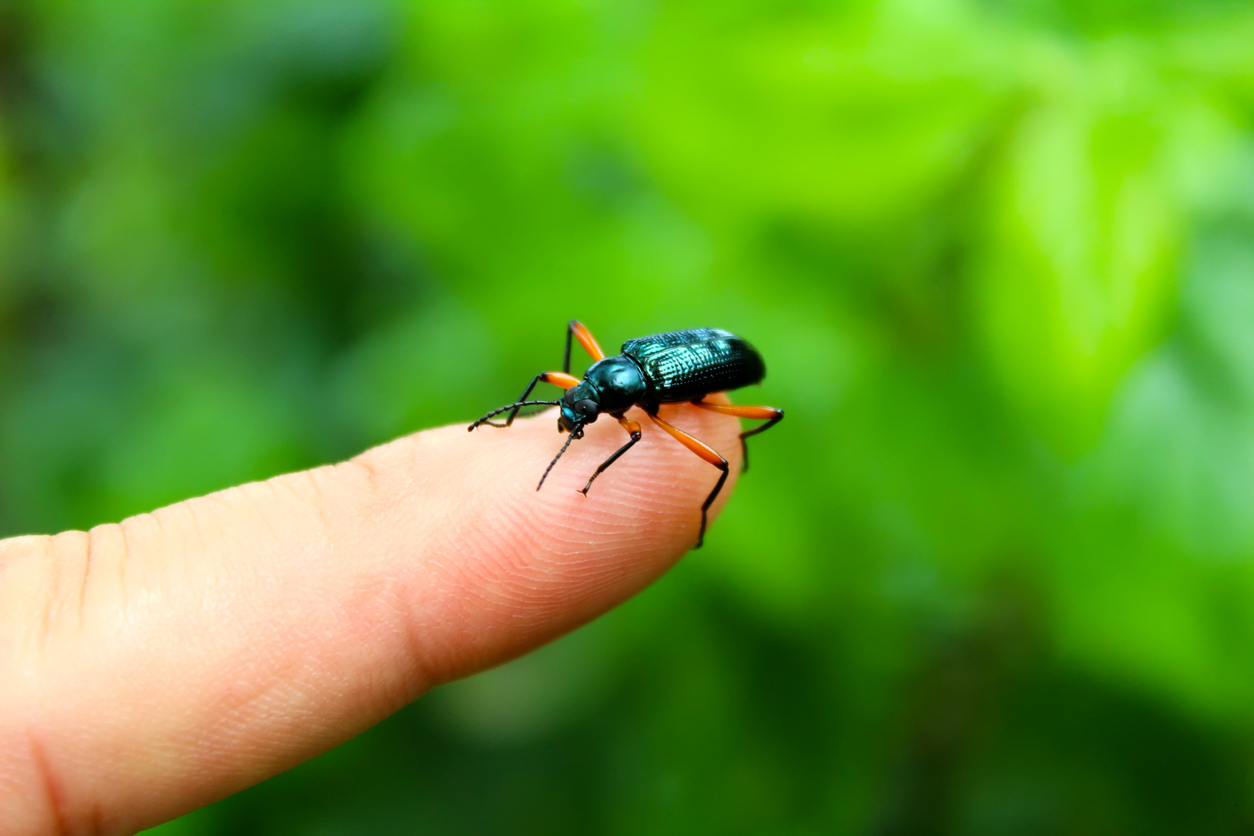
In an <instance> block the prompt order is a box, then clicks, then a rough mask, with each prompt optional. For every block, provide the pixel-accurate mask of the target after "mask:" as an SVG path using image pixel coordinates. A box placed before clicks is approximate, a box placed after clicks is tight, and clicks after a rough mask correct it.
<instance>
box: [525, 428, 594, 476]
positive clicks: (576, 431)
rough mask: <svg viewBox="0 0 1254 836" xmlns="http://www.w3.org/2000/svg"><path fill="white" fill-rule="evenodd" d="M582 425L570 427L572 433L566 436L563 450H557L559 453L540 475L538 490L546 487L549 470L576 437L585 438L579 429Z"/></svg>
mask: <svg viewBox="0 0 1254 836" xmlns="http://www.w3.org/2000/svg"><path fill="white" fill-rule="evenodd" d="M582 426H583V424H575V426H573V427H571V428H570V435H568V436H566V443H565V444H563V445H562V449H561V450H558V451H557V455H556V456H554V457H553V461H551V462H549V466H548V467H546V468H545V469H544V475H543V476H541V477H540V484H538V485H536V490H540V489H541V488H543V487H544V480H545V479H547V478H549V471H550V470H552V469H553V465H555V464H557V460H558V459H560V458H561V457H562V454H563V453H565V452H566V448H567V447H569V446H570V443H571V442H572V441H574V440H575V439H576V438H583V433H581V432H580V431H579V430H580V428H581V427H582Z"/></svg>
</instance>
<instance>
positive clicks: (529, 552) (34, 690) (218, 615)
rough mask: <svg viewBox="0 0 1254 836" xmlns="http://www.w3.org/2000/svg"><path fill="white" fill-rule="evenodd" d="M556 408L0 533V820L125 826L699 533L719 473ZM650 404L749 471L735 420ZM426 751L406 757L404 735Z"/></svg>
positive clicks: (398, 693) (443, 676) (578, 615)
mask: <svg viewBox="0 0 1254 836" xmlns="http://www.w3.org/2000/svg"><path fill="white" fill-rule="evenodd" d="M555 414H556V413H555V411H550V412H546V413H543V414H541V415H539V416H537V417H535V418H530V419H526V420H522V421H519V422H516V423H515V424H514V426H513V427H511V428H510V429H508V430H496V429H492V428H486V429H480V430H478V431H476V432H474V433H467V432H466V428H465V425H458V426H452V427H443V428H440V429H434V430H428V431H426V432H421V433H417V434H415V435H412V436H408V437H406V438H402V439H399V440H397V441H394V442H392V443H390V444H386V445H384V446H382V447H377V448H375V449H373V450H369V451H367V452H365V453H363V454H361V455H360V456H357V457H356V458H354V459H352V460H350V461H348V462H344V463H342V464H338V465H333V466H327V467H321V468H317V469H314V470H310V471H305V472H302V473H293V474H288V475H285V476H279V477H277V478H274V479H270V480H268V481H265V482H259V483H252V484H248V485H243V486H240V487H237V488H231V489H228V490H225V491H221V492H219V493H215V494H211V495H209V496H205V497H200V498H198V499H192V500H188V501H186V502H181V503H178V504H176V505H171V506H169V507H166V508H162V509H159V510H157V511H154V512H153V513H150V514H143V515H140V516H137V517H132V518H130V519H127V520H124V521H123V522H122V523H120V524H113V525H102V526H98V527H96V528H93V529H92V530H91V531H89V532H81V531H71V532H65V533H63V534H58V535H55V536H35V537H17V538H13V539H10V540H4V541H0V683H3V686H2V687H0V822H3V823H4V832H5V833H6V834H11V836H24V834H56V833H104V834H114V833H132V832H134V831H136V830H140V829H143V828H145V827H150V826H153V825H155V824H158V823H160V822H163V821H166V820H168V819H171V818H174V817H176V816H178V815H180V814H182V813H185V812H188V811H190V810H193V809H195V808H197V807H200V806H202V805H204V804H208V803H209V802H212V801H214V800H216V799H219V798H222V797H224V796H226V795H229V794H231V793H233V792H236V791H238V790H241V789H243V788H245V787H248V786H250V785H252V784H255V783H257V782H259V781H262V780H264V779H266V778H268V777H270V776H272V775H275V774H276V773H278V772H281V771H283V770H285V769H288V768H290V767H292V766H295V765H296V764H299V763H301V762H302V761H305V760H307V759H309V758H311V757H313V756H315V755H317V754H319V753H321V752H324V751H326V750H327V749H330V748H332V747H334V746H335V745H337V744H339V743H341V742H343V741H345V740H347V739H349V738H351V737H353V736H354V735H356V734H358V733H359V732H361V731H363V730H364V729H366V728H368V727H369V726H371V725H373V724H374V723H377V722H379V721H380V720H382V719H383V718H385V717H387V716H388V715H389V714H391V713H393V712H395V711H396V710H398V709H399V708H401V707H402V706H404V705H406V704H407V703H409V702H411V701H412V700H414V699H416V698H417V697H419V696H420V695H422V694H423V693H424V692H426V691H428V690H430V689H431V688H433V687H435V686H436V685H439V684H441V683H444V682H448V681H450V680H454V679H457V678H459V677H464V676H468V675H470V674H473V673H475V672H477V671H481V670H483V669H485V668H488V667H491V666H493V665H497V664H500V663H501V662H504V661H506V660H508V659H511V658H513V657H516V656H519V655H521V654H523V653H526V652H527V651H529V650H533V649H535V648H536V647H539V646H540V645H542V644H544V643H546V642H548V641H551V640H552V639H554V638H556V637H558V636H560V635H562V634H564V633H566V632H568V631H570V630H572V629H574V628H575V627H578V626H579V625H581V624H583V623H585V622H587V621H589V620H591V619H593V618H595V617H596V616H597V615H599V614H601V613H603V612H605V611H606V610H608V609H609V608H611V607H613V606H614V605H616V604H618V603H620V602H621V601H623V600H625V599H626V598H628V597H630V596H631V595H633V594H635V593H636V592H638V591H640V590H641V589H643V588H644V587H645V586H647V585H648V584H649V583H651V582H652V581H653V580H655V579H656V578H657V577H658V576H660V575H661V574H662V573H663V572H665V571H666V570H667V569H668V568H669V567H670V566H672V565H673V564H674V563H675V562H676V561H677V560H678V559H679V557H680V556H681V555H682V554H683V553H684V552H685V551H686V550H687V549H688V548H690V547H691V546H692V544H693V543H694V542H695V540H696V535H697V527H698V523H699V519H700V512H699V509H700V505H701V502H702V501H703V500H704V499H705V496H706V494H707V493H708V492H709V490H710V488H711V487H712V486H713V484H714V482H715V480H716V478H717V475H718V474H717V471H716V470H715V469H714V468H712V467H711V466H710V465H708V464H706V463H705V462H703V461H701V460H700V459H698V458H697V457H696V456H694V455H692V454H691V453H689V452H688V451H686V450H685V449H683V448H682V447H681V446H680V445H679V444H678V443H677V442H675V441H674V440H673V439H671V438H670V437H668V436H666V435H665V434H664V433H663V432H661V431H660V430H658V429H657V428H656V427H653V426H651V425H650V423H649V422H648V420H647V418H646V417H645V416H644V415H643V414H642V413H640V412H639V410H633V411H632V412H631V413H629V417H631V418H633V419H635V420H637V421H640V422H641V423H642V424H644V425H645V434H644V438H643V440H642V441H641V442H640V443H639V444H637V445H636V446H635V447H634V448H633V449H632V450H631V452H630V453H629V454H628V455H627V456H625V457H624V458H623V459H621V460H620V461H619V462H618V463H616V464H615V466H614V467H613V468H611V469H610V470H609V471H607V472H606V473H605V475H604V476H602V478H601V479H599V480H598V481H597V483H596V486H595V487H594V488H593V489H592V491H591V492H590V494H589V495H588V496H587V497H586V498H585V497H584V496H582V495H581V494H580V493H578V489H579V488H580V487H582V486H583V484H584V482H585V481H586V480H587V477H588V475H589V474H590V473H591V472H592V471H593V470H594V469H595V467H596V466H597V464H599V463H600V462H601V461H602V460H603V459H604V458H605V457H607V456H608V455H609V454H610V453H612V452H613V451H614V450H615V449H617V447H618V446H620V445H621V444H622V443H623V442H624V440H625V438H626V436H625V434H624V433H623V431H622V429H621V428H620V427H619V426H618V425H617V423H615V422H614V421H613V420H611V419H608V418H607V419H605V420H602V421H599V422H598V423H596V424H593V425H591V426H589V427H588V428H587V430H586V437H585V438H584V439H582V440H581V441H577V442H575V443H574V444H573V445H571V448H570V450H569V451H568V452H567V454H566V456H565V458H563V460H562V462H561V464H560V465H559V466H558V468H557V469H555V470H554V472H553V474H552V475H551V476H550V477H549V482H548V483H547V484H546V485H545V488H544V490H543V491H542V492H539V493H537V492H536V491H535V489H534V488H535V484H536V481H537V480H538V478H539V475H540V473H541V472H542V471H543V469H544V467H545V465H547V464H548V462H549V460H550V459H551V458H552V457H553V454H554V452H555V451H556V449H557V447H559V446H560V443H561V441H562V440H563V439H562V436H559V435H558V434H557V432H556V431H555V424H556V421H555ZM661 414H662V416H663V417H664V418H666V419H667V420H670V421H671V422H672V423H675V424H676V425H678V426H680V427H682V428H683V429H685V430H687V431H689V432H692V433H693V434H694V435H696V436H698V437H699V438H701V439H703V440H705V441H707V442H708V443H710V444H711V445H712V446H713V447H714V448H715V449H717V450H720V451H722V452H723V453H724V455H726V456H727V458H728V460H729V461H730V462H731V464H732V476H731V477H730V478H729V479H728V484H727V486H726V487H725V488H724V491H723V494H722V496H721V497H720V501H719V502H718V503H716V504H715V506H714V507H713V508H712V509H711V518H713V515H714V514H715V513H717V511H718V509H719V508H720V507H721V505H722V501H723V500H724V499H725V498H726V497H727V496H728V495H729V494H730V492H731V488H732V486H733V484H734V482H735V474H736V473H737V472H738V469H739V455H740V449H739V444H738V443H737V441H736V433H737V432H738V431H739V429H740V428H739V424H738V421H736V419H734V418H729V417H727V416H721V415H716V414H713V413H710V412H704V411H701V410H696V409H691V408H675V407H671V408H664V409H663V410H662V413H661ZM416 756H419V757H420V756H421V755H416Z"/></svg>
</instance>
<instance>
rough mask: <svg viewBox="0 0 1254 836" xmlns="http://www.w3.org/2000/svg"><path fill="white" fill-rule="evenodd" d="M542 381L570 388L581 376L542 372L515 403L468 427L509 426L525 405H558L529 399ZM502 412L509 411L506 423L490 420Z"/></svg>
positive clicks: (532, 380)
mask: <svg viewBox="0 0 1254 836" xmlns="http://www.w3.org/2000/svg"><path fill="white" fill-rule="evenodd" d="M540 381H544V382H545V383H552V384H553V385H554V386H560V387H562V388H563V389H569V388H571V387H572V386H577V385H579V378H576V377H571V376H570V375H568V374H566V373H565V372H540V373H539V374H538V375H536V376H535V377H533V378H531V382H530V383H528V384H527V388H526V389H524V390H523V393H522V395H521V397H519V398H518V400H517V401H516V402H515V403H512V404H509V405H508V406H503V407H501V408H500V409H494V410H492V411H491V412H489V413H488V414H487V415H485V416H483V417H482V418H480V419H479V420H478V421H476V422H474V423H473V424H471V425H470V426H469V427H468V428H467V429H469V430H473V429H475V428H476V427H478V426H479V425H480V424H487V425H488V426H489V427H508V426H509V425H510V424H512V423H514V419H515V418H516V417H517V416H518V410H520V409H522V408H523V407H524V406H532V405H536V404H544V405H548V406H553V405H556V403H557V401H529V400H527V396H528V395H530V394H531V390H532V389H534V388H536V384H537V383H539V382H540ZM502 412H509V415H508V416H507V417H506V419H505V422H504V423H497V422H496V421H489V420H488V419H489V418H491V417H492V416H493V415H500V414H501V413H502Z"/></svg>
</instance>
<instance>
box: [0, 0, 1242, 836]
mask: <svg viewBox="0 0 1254 836" xmlns="http://www.w3.org/2000/svg"><path fill="white" fill-rule="evenodd" d="M1251 44H1254V9H1252V8H1251V6H1250V4H1249V3H1239V2H1223V0H1109V1H1108V2H1094V1H1092V0H1090V1H1089V2H1086V1H1085V0H1052V1H1051V0H983V1H982V2H980V1H979V0H965V1H964V0H888V1H886V2H869V1H868V0H846V2H807V1H806V0H789V1H785V0H773V1H772V2H766V0H762V2H739V1H738V0H723V2H709V3H695V2H683V1H682V0H676V1H675V2H671V1H670V0H667V2H661V1H660V0H653V2H636V3H632V2H607V1H606V0H585V1H584V2H544V1H540V2H526V3H523V2H472V0H462V1H460V2H422V3H419V2H414V3H404V2H399V1H398V2H388V0H265V2H261V1H260V0H234V1H230V0H228V1H227V2H202V1H201V0H29V2H16V3H15V2H9V1H5V0H0V534H5V535H12V534H19V533H27V532H40V531H52V530H56V529H61V528H66V527H79V528H82V527H87V526H91V525H93V524H95V523H99V522H104V521H110V520H118V519H120V518H122V517H124V516H126V515H128V514H132V513H135V512H140V511H144V510H148V509H151V508H153V507H156V506H158V505H161V504H164V503H167V502H171V501H174V500H178V499H180V498H184V497H187V496H191V495H195V494H199V493H203V492H206V491H210V490H213V489H216V488H221V487H224V486H227V485H231V484H235V483H237V482H241V481H244V480H249V479H256V478H263V477H266V476H270V475H273V474H276V473H279V472H282V471H286V470H291V469H296V468H303V467H307V466H310V465H314V464H318V463H322V462H327V461H332V460H335V459H337V458H341V457H345V456H348V455H351V454H353V453H355V452H357V451H359V450H361V449H363V448H365V447H366V446H368V445H372V444H375V443H378V442H382V441H384V440H386V439H389V438H391V437H394V436H396V435H399V434H402V433H406V432H410V431H413V430H415V429H418V428H422V427H428V426H433V425H437V424H441V423H446V422H462V421H467V420H469V419H471V418H473V417H475V416H477V415H479V414H480V413H481V412H483V411H484V410H485V409H487V408H489V407H492V406H496V405H498V404H499V403H502V402H504V401H505V400H506V399H507V398H509V397H510V396H512V395H514V394H516V393H517V391H518V390H519V389H520V388H521V385H522V384H523V383H524V382H525V381H526V380H527V378H528V377H529V376H530V375H532V374H534V373H535V372H536V371H537V370H539V369H541V368H547V367H552V366H553V365H554V364H555V363H556V362H557V361H558V359H559V357H560V352H561V340H562V329H563V325H564V323H565V322H566V320H567V319H568V318H571V317H574V316H577V317H579V318H580V319H582V320H583V321H584V322H586V323H587V324H588V325H589V326H590V327H591V328H592V329H593V331H594V332H595V333H596V334H597V335H598V336H599V338H600V339H601V341H602V343H603V344H605V345H606V346H607V347H611V346H617V345H618V344H620V343H621V341H622V340H623V339H626V338H628V337H633V336H639V335H642V334H647V333H653V332H657V331H663V330H670V329H675V328H682V327H694V326H716V327H722V328H728V329H731V330H733V331H736V332H738V333H741V334H743V335H745V336H746V337H748V338H749V339H750V340H752V341H753V342H754V343H755V344H756V345H757V346H758V347H759V349H761V350H762V352H763V353H764V355H765V356H766V358H767V362H768V367H769V370H770V371H769V375H768V378H767V381H766V383H765V384H764V387H763V388H762V389H761V391H760V393H759V392H755V393H754V394H753V399H754V400H761V401H763V402H766V403H771V404H776V405H779V406H782V407H785V408H786V409H787V410H788V416H789V417H788V420H787V421H786V422H785V423H784V424H782V425H781V426H780V427H779V428H777V429H775V430H772V432H771V433H769V434H767V435H765V436H763V437H761V438H760V439H758V440H757V441H758V443H757V444H756V446H755V453H754V456H755V459H754V471H753V472H752V473H751V474H750V475H749V476H748V477H747V478H746V479H745V480H744V481H743V483H742V484H741V485H740V487H739V488H738V489H737V491H736V494H735V496H734V497H733V498H732V500H731V502H730V504H729V506H728V508H727V512H726V514H725V515H724V516H723V518H722V519H720V520H719V522H718V524H717V525H716V526H715V527H714V528H713V530H712V532H711V534H710V536H709V538H708V541H707V546H706V548H705V549H703V550H702V551H701V552H698V553H695V554H693V555H691V556H690V557H689V558H688V559H687V560H686V561H684V562H683V563H682V564H681V565H680V566H679V567H678V568H677V569H676V570H675V571H674V572H672V573H671V574H670V575H669V576H668V577H667V578H665V579H664V580H662V581H661V582H659V583H658V584H657V585H656V586H654V587H653V588H652V589H650V590H649V591H647V592H645V593H644V594H643V595H641V596H640V597H639V598H638V599H636V600H634V601H632V602H630V603H629V604H627V605H626V606H624V607H622V608H621V609H619V610H618V611H616V612H614V613H611V614H610V615H608V616H606V617H605V618H603V619H601V620H599V621H598V622H596V623H595V624H593V625H591V626H589V627H587V628H585V629H583V630H581V631H579V632H577V633H576V634H574V635H572V636H570V637H568V638H566V639H563V640H562V641H560V642H558V643H557V644H555V645H553V646H551V647H549V648H547V649H545V650H543V651H541V652H539V653H537V654H535V655H533V656H531V657H528V658H525V659H523V660H521V661H518V662H516V663H513V664H511V665H508V666H506V667H505V668H502V669H500V670H497V671H494V672H490V673H488V674H485V675H482V676H480V677H477V678H475V679H473V680H470V681H467V682H464V683H459V684H456V685H453V686H449V687H446V688H443V689H440V690H438V691H437V692H435V693H433V694H431V695H430V696H428V697H424V698H423V699H422V700H420V701H419V702H418V703H416V704H415V705H413V706H412V707H410V708H408V709H406V710H405V711H402V712H401V713H400V714H399V715H397V716H396V717H394V718H393V719H391V720H389V721H387V722H385V723H383V724H382V725H380V726H379V727H377V728H376V729H374V730H372V731H370V732H368V733H366V734H364V735H362V736H361V737H360V738H358V739H356V740H354V741H352V742H350V743H349V744H347V745H345V746H342V747H340V748H339V749H337V750H336V751H333V752H331V753H329V754H327V755H325V756H324V757H321V758H318V759H317V760H315V761H313V762H311V763H309V764H307V765H305V766H302V767H300V768H298V769H296V770H293V771H292V772H290V773H288V774H286V775H283V776H280V777H278V778H275V779H273V780H271V781H269V782H267V783H265V784H263V785H261V786H259V787H257V788H255V789H252V790H249V791H246V792H244V793H241V794H240V795H238V796H236V797H233V798H230V799H227V800H225V801H223V802H221V803H219V804H216V805H214V806H212V807H210V808H207V809H205V810H202V811H200V812H198V813H195V814H193V815H191V816H188V817H186V818H184V819H181V820H179V821H177V822H174V823H171V824H169V825H166V826H164V827H163V828H161V829H159V830H158V831H156V832H157V833H159V834H161V836H178V835H181V834H188V835H189V836H190V835H192V834H228V833H230V834H279V833H282V834H289V833H295V834H350V833H402V832H403V833H420V834H466V833H483V834H496V833H500V834H523V833H537V834H540V833H542V834H564V833H571V834H574V833H592V832H596V833H609V834H635V833H645V832H647V833H663V834H666V833H673V834H703V833H718V834H722V833H792V834H826V833H857V834H863V833H865V834H883V836H890V834H928V833H938V834H939V833H955V834H977V835H978V834H1006V833H1015V834H1050V833H1074V834H1159V833H1161V834H1167V833H1190V834H1209V833H1248V832H1251V830H1252V829H1254V804H1251V794H1252V792H1254V734H1251V730H1252V721H1254V566H1252V561H1254V328H1252V327H1251V326H1252V323H1254V47H1252V46H1251Z"/></svg>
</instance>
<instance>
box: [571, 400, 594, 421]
mask: <svg viewBox="0 0 1254 836" xmlns="http://www.w3.org/2000/svg"><path fill="white" fill-rule="evenodd" d="M575 411H576V412H578V413H579V414H580V415H584V416H587V417H588V418H595V417H597V412H598V411H599V408H598V407H597V402H596V401H594V400H591V399H590V398H584V399H583V400H582V401H576V402H575Z"/></svg>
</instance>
